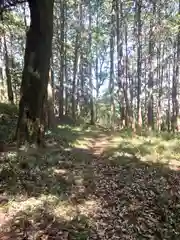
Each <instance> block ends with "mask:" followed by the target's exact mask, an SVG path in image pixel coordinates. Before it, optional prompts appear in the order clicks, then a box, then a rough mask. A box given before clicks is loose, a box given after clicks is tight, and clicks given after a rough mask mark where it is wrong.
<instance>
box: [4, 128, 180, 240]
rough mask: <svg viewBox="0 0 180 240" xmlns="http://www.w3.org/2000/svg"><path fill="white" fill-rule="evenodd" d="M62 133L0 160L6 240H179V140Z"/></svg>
mask: <svg viewBox="0 0 180 240" xmlns="http://www.w3.org/2000/svg"><path fill="white" fill-rule="evenodd" d="M59 129H60V128H58V129H57V132H55V133H53V132H52V134H51V136H50V137H47V143H48V142H49V140H51V139H52V138H53V136H54V140H53V141H54V144H53V145H51V144H50V145H48V144H47V147H46V149H44V150H41V153H39V151H37V150H36V151H35V150H34V151H33V152H32V151H30V149H29V151H25V152H24V153H23V151H21V152H19V153H18V154H17V155H11V154H9V155H7V156H6V159H4V160H3V159H2V160H1V188H0V191H1V195H2V197H1V199H0V228H1V231H0V232H1V235H0V236H1V239H23V238H25V239H26V238H27V239H28V238H29V237H33V239H64V240H66V239H75V240H76V239H119V237H121V239H129V237H130V238H132V239H140V237H141V236H144V237H147V238H148V237H149V236H152V237H154V238H157V239H160V238H161V237H162V238H163V237H164V236H166V238H165V239H173V238H175V239H176V237H177V236H178V234H179V233H180V229H179V225H177V224H176V223H177V222H178V221H180V219H179V211H180V208H179V201H180V186H179V180H180V172H179V168H178V167H179V161H178V159H177V156H178V155H177V154H178V150H177V148H178V139H176V138H174V139H171V140H168V143H169V144H167V141H166V140H163V138H162V137H161V136H157V137H155V136H152V137H143V136H138V135H134V136H133V137H132V136H129V135H125V134H122V136H121V133H118V132H116V133H114V132H110V131H109V132H103V131H102V130H99V129H98V128H97V129H96V131H94V130H93V129H92V131H86V130H83V129H82V128H78V129H77V128H73V127H68V128H65V127H63V128H61V129H62V131H63V132H64V135H63V138H62V137H61V134H60V133H59ZM66 131H67V134H66ZM66 136H67V138H66ZM81 139H83V141H84V142H83V143H82V142H81ZM78 143H79V145H78ZM83 144H84V145H85V146H86V147H85V148H84V147H82V148H81V146H82V145H83ZM168 154H169V155H168ZM175 154H176V155H177V156H176V158H175ZM175 159H176V161H175Z"/></svg>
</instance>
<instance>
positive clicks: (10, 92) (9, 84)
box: [4, 35, 14, 104]
mask: <svg viewBox="0 0 180 240" xmlns="http://www.w3.org/2000/svg"><path fill="white" fill-rule="evenodd" d="M4 50H5V69H6V81H7V95H8V101H9V103H11V104H13V103H14V96H13V90H12V81H11V72H10V66H9V63H10V59H9V54H8V49H7V43H6V37H5V35H4Z"/></svg>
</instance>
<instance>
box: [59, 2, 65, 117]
mask: <svg viewBox="0 0 180 240" xmlns="http://www.w3.org/2000/svg"><path fill="white" fill-rule="evenodd" d="M64 1H65V0H61V39H60V55H61V63H60V74H59V75H60V76H59V78H60V79H59V82H60V89H59V117H62V116H63V112H64V24H65V12H64V10H65V9H64V5H65V3H64Z"/></svg>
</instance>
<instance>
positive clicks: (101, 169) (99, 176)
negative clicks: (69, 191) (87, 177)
mask: <svg viewBox="0 0 180 240" xmlns="http://www.w3.org/2000/svg"><path fill="white" fill-rule="evenodd" d="M110 144H111V143H110V137H109V136H107V135H104V134H102V135H101V136H100V137H99V138H97V139H96V141H95V142H94V144H93V148H92V151H93V153H94V154H95V156H96V157H97V158H95V159H94V161H92V165H93V170H94V176H95V177H94V183H95V186H96V188H95V195H96V197H98V199H99V200H100V206H101V207H100V208H99V209H98V210H96V212H95V214H94V221H95V222H96V227H95V228H96V238H95V239H112V240H115V239H134V240H135V239H163V240H164V239H177V240H178V239H180V224H178V223H180V215H179V214H178V212H179V213H180V205H179V201H180V173H179V172H175V171H171V170H169V169H164V168H163V167H161V166H156V165H153V166H151V165H148V164H144V163H142V162H141V161H140V160H139V159H136V158H133V157H127V158H126V159H125V157H119V158H116V159H114V161H108V159H105V157H104V152H105V151H106V149H107V148H108V147H110ZM97 159H98V161H97ZM92 239H93V238H92Z"/></svg>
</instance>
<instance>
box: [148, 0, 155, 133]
mask: <svg viewBox="0 0 180 240" xmlns="http://www.w3.org/2000/svg"><path fill="white" fill-rule="evenodd" d="M152 7H153V11H152V13H153V15H152V17H151V20H150V30H149V62H148V64H149V76H148V127H149V129H150V130H152V129H154V119H153V81H154V80H153V66H152V64H153V55H154V54H153V52H154V39H153V38H154V33H153V27H154V23H153V22H154V20H153V18H154V17H155V16H154V15H155V10H156V5H155V2H153V6H152Z"/></svg>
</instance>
